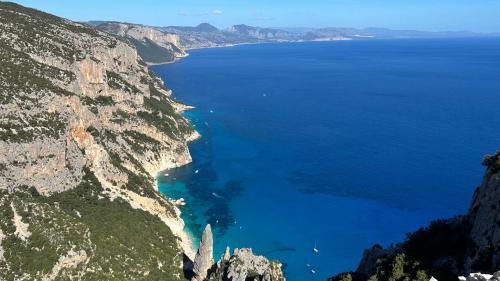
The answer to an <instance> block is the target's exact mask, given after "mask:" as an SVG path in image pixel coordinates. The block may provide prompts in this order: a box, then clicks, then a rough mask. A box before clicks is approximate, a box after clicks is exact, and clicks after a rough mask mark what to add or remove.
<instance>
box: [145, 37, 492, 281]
mask: <svg viewBox="0 0 500 281" xmlns="http://www.w3.org/2000/svg"><path fill="white" fill-rule="evenodd" d="M189 53H190V55H189V57H187V58H184V59H182V60H180V61H178V62H176V63H173V64H168V65H161V66H154V67H152V69H153V71H154V72H155V73H157V74H158V75H159V76H160V77H161V78H162V79H163V80H164V81H165V83H166V85H168V87H170V88H171V89H173V93H174V97H175V98H176V99H177V100H179V101H181V102H183V103H186V104H188V105H192V106H195V107H196V108H195V109H193V110H191V111H188V112H185V113H183V114H184V115H185V117H186V118H188V119H189V120H190V121H191V122H192V124H193V126H194V128H195V129H196V130H198V131H199V132H200V134H201V135H202V137H201V138H200V139H199V140H197V141H195V142H193V143H191V144H190V151H191V154H192V158H193V162H192V164H190V165H187V166H184V167H180V168H176V169H173V170H169V171H165V172H162V173H161V174H160V175H159V176H158V182H159V190H160V192H162V193H163V194H165V195H166V196H168V197H171V198H175V199H179V198H184V200H185V201H186V203H187V204H186V206H184V207H182V208H181V210H182V218H183V219H184V221H185V223H186V230H187V231H188V232H189V233H190V234H191V235H192V237H193V239H194V241H195V243H198V242H199V239H200V236H201V232H202V231H203V228H204V227H205V225H206V224H207V223H210V224H211V226H212V229H213V232H214V251H215V253H214V254H215V257H214V258H215V259H216V260H217V259H218V258H219V256H220V255H222V253H223V251H224V249H225V247H226V246H230V247H231V249H233V248H235V247H237V248H244V247H251V248H252V249H253V251H254V253H256V254H259V255H264V256H266V257H269V258H270V259H278V260H280V261H281V262H282V263H283V269H284V272H285V275H286V277H287V280H289V281H307V280H326V278H327V277H328V276H332V275H335V274H336V273H339V272H343V271H348V270H355V269H356V267H357V265H358V263H359V261H360V259H361V257H362V253H363V250H364V249H366V248H368V247H371V246H372V245H374V244H380V245H383V246H390V245H391V243H397V242H401V241H404V239H405V237H406V234H407V233H408V232H411V231H414V230H416V229H418V228H420V227H424V226H426V225H427V224H428V223H429V222H430V221H432V220H435V219H438V218H448V217H452V216H455V215H459V214H463V213H465V212H467V209H468V207H469V203H470V200H471V197H472V193H473V191H474V189H475V188H476V187H477V186H478V185H479V184H480V181H481V179H482V176H483V173H484V168H483V167H482V166H481V164H480V163H481V160H482V158H483V156H484V155H485V154H488V153H493V152H494V151H495V150H496V149H499V148H500V39H498V38H496V39H495V38H474V39H472V38H471V39H467V38H462V39H419V40H416V39H401V40H357V41H354V40H353V41H334V42H305V43H277V44H261V45H241V46H236V47H230V48H214V49H200V50H191V51H190V52H189ZM166 174H168V176H166Z"/></svg>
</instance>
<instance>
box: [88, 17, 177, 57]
mask: <svg viewBox="0 0 500 281" xmlns="http://www.w3.org/2000/svg"><path fill="white" fill-rule="evenodd" d="M97 28H98V29H100V30H103V31H106V32H109V33H112V34H115V35H118V36H120V37H122V38H124V39H125V40H127V41H129V42H130V43H132V44H133V45H134V46H135V47H136V48H137V50H138V52H139V54H140V56H141V57H142V58H143V59H144V60H145V61H146V62H148V63H165V62H172V61H174V60H175V59H177V58H182V57H185V56H186V55H187V54H186V52H185V51H184V50H183V48H182V47H181V42H180V36H179V35H178V34H174V33H168V32H162V31H159V30H157V29H155V28H152V27H148V26H144V25H139V24H131V23H119V22H106V23H101V24H99V25H97Z"/></svg>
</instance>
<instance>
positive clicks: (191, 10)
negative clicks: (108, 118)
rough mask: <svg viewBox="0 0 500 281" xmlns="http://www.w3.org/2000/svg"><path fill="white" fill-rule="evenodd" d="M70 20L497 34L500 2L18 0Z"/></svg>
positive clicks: (451, 0)
mask: <svg viewBox="0 0 500 281" xmlns="http://www.w3.org/2000/svg"><path fill="white" fill-rule="evenodd" d="M15 2H17V3H20V4H23V5H25V6H30V7H35V8H38V9H41V10H44V11H47V12H50V13H53V14H56V15H58V16H62V17H66V18H69V19H72V20H78V21H85V20H117V21H127V22H134V23H142V24H148V25H159V26H167V25H196V24H198V23H200V22H209V23H211V24H214V25H215V26H217V27H228V26H230V25H233V24H239V23H245V24H249V25H258V26H266V27H328V26H331V27H333V26H338V27H388V28H395V29H418V30H432V31H436V30H471V31H480V32H500V16H499V15H500V0H302V1H295V0H288V1H287V0H246V1H242V0H140V1H139V0H135V1H133V0H107V1H106V0H85V1H83V0H72V1H55V0H18V1H15Z"/></svg>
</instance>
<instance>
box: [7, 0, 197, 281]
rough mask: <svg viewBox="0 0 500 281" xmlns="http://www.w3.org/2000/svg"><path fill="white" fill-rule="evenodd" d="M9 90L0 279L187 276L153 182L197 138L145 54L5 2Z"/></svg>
mask: <svg viewBox="0 0 500 281" xmlns="http://www.w3.org/2000/svg"><path fill="white" fill-rule="evenodd" d="M147 36H154V34H149V35H147ZM165 40H167V39H165ZM168 40H173V41H175V40H177V39H176V38H175V36H174V37H173V38H169V39H168ZM0 85H1V87H0V242H1V244H0V279H1V280H14V279H20V278H21V277H22V279H23V280H53V279H57V278H58V276H61V275H64V276H68V277H71V276H73V277H78V278H84V279H96V280H141V279H144V280H150V279H151V278H160V277H161V278H163V280H174V279H179V278H181V276H182V272H181V269H180V268H181V262H182V259H181V257H180V255H179V253H180V252H181V251H182V249H181V246H182V245H185V247H184V251H185V252H186V254H188V255H191V256H192V254H193V253H192V251H191V250H190V248H189V247H187V246H186V245H188V244H187V243H186V242H187V241H186V239H187V238H186V237H185V236H184V235H183V234H182V231H181V230H182V228H183V224H182V221H181V220H179V219H178V210H177V209H176V208H175V207H174V206H173V204H172V203H171V202H169V201H168V200H166V199H165V198H164V197H163V196H161V195H160V194H159V193H158V192H157V191H155V190H154V187H155V184H156V180H155V176H156V173H157V172H158V171H160V170H162V169H166V168H169V167H175V166H179V165H183V164H186V163H189V162H190V161H191V157H190V155H189V151H188V147H187V141H189V140H192V139H194V138H196V137H197V134H196V132H195V131H193V130H192V128H191V127H190V125H189V124H188V122H187V120H185V119H184V118H183V117H181V116H180V115H179V114H178V111H179V110H180V109H182V108H183V106H182V105H181V104H178V103H176V102H175V101H174V100H173V99H172V98H171V92H170V90H168V89H166V88H165V87H164V86H163V84H162V82H161V80H159V79H158V78H156V77H155V76H154V75H152V74H151V73H150V72H149V71H148V69H147V66H146V64H145V63H144V62H143V61H142V59H141V58H140V57H139V56H138V54H137V51H136V49H135V48H134V47H133V46H131V45H129V44H128V43H126V42H124V41H121V40H119V39H117V38H116V37H113V36H111V35H109V34H107V33H104V32H101V31H97V30H95V29H92V28H88V27H86V26H83V25H81V24H77V23H73V22H70V21H68V20H65V19H61V18H58V17H55V16H52V15H49V14H45V13H42V12H39V11H36V10H32V9H28V8H24V7H22V6H19V5H15V4H11V3H3V2H0ZM173 232H174V233H173ZM176 235H177V236H178V237H176ZM179 238H181V239H179Z"/></svg>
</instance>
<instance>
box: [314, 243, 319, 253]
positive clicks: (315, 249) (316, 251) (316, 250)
mask: <svg viewBox="0 0 500 281" xmlns="http://www.w3.org/2000/svg"><path fill="white" fill-rule="evenodd" d="M313 252H314V253H318V252H319V250H318V248H316V243H314V247H313Z"/></svg>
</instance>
